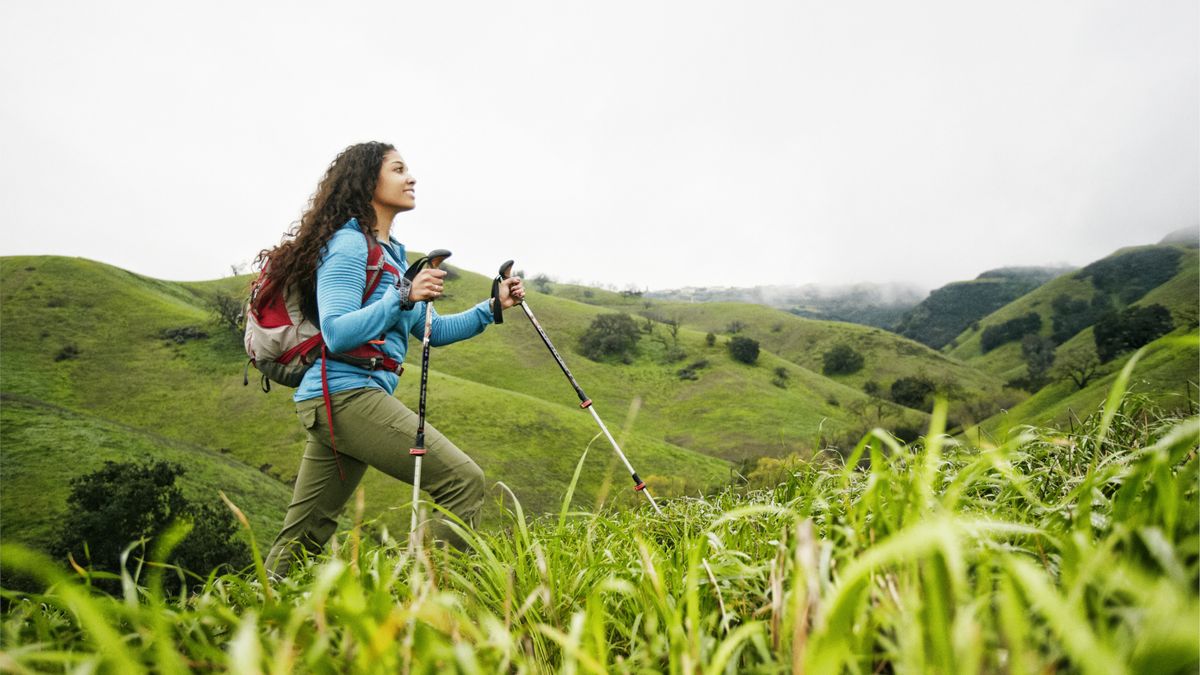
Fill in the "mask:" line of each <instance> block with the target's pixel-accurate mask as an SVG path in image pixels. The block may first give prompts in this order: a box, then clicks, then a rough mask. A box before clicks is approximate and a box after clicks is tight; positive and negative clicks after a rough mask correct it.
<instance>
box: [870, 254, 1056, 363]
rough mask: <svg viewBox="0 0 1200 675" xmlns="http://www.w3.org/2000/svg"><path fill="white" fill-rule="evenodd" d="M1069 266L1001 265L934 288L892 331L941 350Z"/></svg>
mask: <svg viewBox="0 0 1200 675" xmlns="http://www.w3.org/2000/svg"><path fill="white" fill-rule="evenodd" d="M1072 270H1073V268H1070V267H1000V268H997V269H994V270H988V271H986V272H984V273H982V274H980V275H979V276H978V277H976V278H974V279H972V280H970V281H955V282H952V283H949V284H946V285H945V286H942V287H941V288H938V289H935V290H933V291H932V292H931V293H930V294H929V297H928V298H925V299H924V300H922V301H921V303H920V304H919V305H917V306H916V307H914V308H913V309H912V310H910V311H909V312H908V313H906V314H905V315H904V316H903V317H902V318H901V319H900V320H899V321H898V322H897V323H896V325H895V327H894V328H893V330H895V331H896V332H897V333H899V334H901V335H903V336H904V337H907V338H911V339H913V340H916V341H917V342H920V343H922V344H924V345H927V346H929V347H932V348H934V349H941V348H942V347H944V346H946V345H947V344H949V343H950V341H951V340H953V339H954V338H955V336H957V335H958V334H959V333H961V332H963V331H964V330H966V329H967V327H969V326H970V325H971V324H973V323H974V322H976V321H978V320H979V319H982V318H983V317H985V316H987V315H988V314H991V313H992V312H994V311H996V310H997V309H1000V308H1001V307H1003V306H1005V305H1007V304H1008V303H1010V302H1012V301H1013V300H1016V299H1017V298H1019V297H1021V296H1022V295H1025V294H1026V293H1028V292H1030V291H1032V290H1033V289H1035V288H1037V287H1039V286H1041V285H1042V284H1044V283H1046V282H1047V281H1050V280H1051V279H1053V278H1055V277H1058V276H1060V275H1062V274H1065V273H1067V272H1070V271H1072Z"/></svg>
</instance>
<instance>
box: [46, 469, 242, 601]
mask: <svg viewBox="0 0 1200 675" xmlns="http://www.w3.org/2000/svg"><path fill="white" fill-rule="evenodd" d="M183 473H184V468H183V467H181V466H179V465H178V464H174V463H171V462H165V461H156V462H153V463H148V464H141V463H136V462H122V463H118V462H111V461H108V462H105V463H104V466H103V467H102V468H101V469H99V470H97V471H94V472H92V473H89V474H86V475H83V476H80V477H78V478H74V479H72V480H71V494H70V495H69V496H68V497H67V515H66V516H65V518H64V522H63V524H62V528H61V530H60V531H59V535H58V539H57V541H56V542H55V543H54V544H53V545H52V547H51V551H52V553H54V554H55V555H56V556H58V557H59V558H60V559H62V560H64V561H65V560H66V559H67V556H68V555H69V556H71V557H72V558H74V560H75V561H76V562H78V563H79V564H81V565H86V564H89V563H90V565H91V568H92V569H93V570H96V571H104V572H119V571H120V569H121V553H122V551H124V550H125V548H126V547H128V546H129V545H130V544H131V543H133V542H136V541H138V540H140V539H146V540H148V541H151V542H152V541H153V540H155V539H156V538H157V537H158V536H159V535H161V534H162V533H163V532H164V531H166V529H167V528H168V527H170V526H171V525H172V524H173V523H175V522H176V521H180V520H186V521H190V522H191V523H192V530H191V532H190V533H189V534H188V536H187V537H186V538H184V540H183V541H182V542H180V544H179V545H178V546H177V547H176V548H175V550H174V552H173V554H172V555H171V557H170V558H169V559H168V561H169V562H170V563H172V564H175V565H178V566H180V567H182V568H183V569H185V570H188V571H190V572H194V573H196V574H200V575H207V574H208V573H209V571H210V570H212V569H214V568H216V567H218V566H220V565H223V564H227V565H229V566H231V567H233V568H240V567H243V566H244V565H247V564H249V562H250V559H249V554H248V552H247V550H246V547H245V545H244V544H242V543H241V542H240V541H237V540H235V539H232V537H233V535H234V533H235V532H236V531H237V524H236V523H235V522H234V518H233V514H232V513H230V512H229V511H228V510H227V509H225V508H220V509H217V508H213V507H212V506H209V505H197V504H192V503H190V502H189V501H188V500H187V499H185V498H184V496H183V493H182V492H181V491H180V489H179V488H178V487H177V486H176V485H175V479H176V478H177V477H179V476H181V475H183ZM164 581H165V582H166V584H167V585H168V587H175V588H178V580H177V578H176V577H173V576H171V575H167V577H166V578H165V579H164ZM98 583H100V584H103V583H105V582H102V581H101V582H98ZM110 587H111V588H113V589H114V590H115V588H116V586H115V585H111V586H110Z"/></svg>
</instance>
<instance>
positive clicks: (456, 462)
mask: <svg viewBox="0 0 1200 675" xmlns="http://www.w3.org/2000/svg"><path fill="white" fill-rule="evenodd" d="M353 393H354V394H356V395H354V396H347V397H346V398H345V399H343V400H341V401H338V400H335V401H334V403H333V415H334V417H333V424H334V431H335V435H336V437H337V445H338V451H339V452H344V453H345V454H347V455H350V456H351V457H353V458H355V459H357V460H359V461H362V462H365V463H367V464H369V465H371V466H373V467H375V468H377V469H379V470H380V471H383V472H384V473H386V474H388V475H389V476H391V477H393V478H396V479H398V480H402V481H404V482H406V483H410V484H411V483H412V481H413V468H414V466H415V464H416V461H415V460H416V458H415V457H414V456H413V455H411V454H409V450H410V449H412V446H413V443H414V442H415V441H416V436H417V422H418V419H417V415H416V413H414V412H413V411H412V410H409V408H408V406H406V405H404V404H403V403H401V402H400V400H399V399H397V398H395V397H393V396H390V395H388V394H387V393H386V392H384V391H382V390H379V389H364V390H358V391H356V392H353ZM425 447H426V450H427V453H426V454H425V456H424V457H423V458H422V462H421V473H422V482H423V483H426V484H428V485H434V484H436V483H438V482H440V481H442V480H443V479H446V478H448V477H450V476H452V475H456V474H458V473H461V472H462V471H463V470H464V469H473V470H476V471H477V470H478V468H477V467H476V466H475V462H474V461H473V460H472V459H471V458H470V457H468V456H467V455H466V453H464V452H463V451H462V450H459V449H458V447H457V446H455V445H454V444H453V443H451V442H450V441H449V440H448V439H447V438H446V437H445V436H443V435H442V434H441V433H440V432H439V431H438V430H437V429H435V428H433V427H432V426H431V425H429V424H428V423H426V425H425Z"/></svg>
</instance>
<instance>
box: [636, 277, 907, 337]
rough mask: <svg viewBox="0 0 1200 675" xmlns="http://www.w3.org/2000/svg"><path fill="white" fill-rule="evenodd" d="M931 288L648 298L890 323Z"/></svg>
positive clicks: (704, 292)
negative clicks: (753, 306)
mask: <svg viewBox="0 0 1200 675" xmlns="http://www.w3.org/2000/svg"><path fill="white" fill-rule="evenodd" d="M927 293H928V289H926V288H924V287H922V286H919V285H917V284H912V283H907V282H895V283H886V284H880V283H866V282H864V283H856V284H804V285H800V286H788V285H772V286H754V287H752V288H732V287H686V288H678V289H670V290H662V291H650V292H648V293H646V294H645V295H646V297H649V298H654V299H658V300H665V301H671V302H750V303H754V304H757V305H766V306H767V307H774V308H776V309H782V310H785V311H788V312H791V313H793V314H795V315H796V316H802V317H805V318H809V319H824V320H827V321H845V322H847V323H857V324H862V325H865V326H875V327H877V328H890V327H891V326H892V325H893V324H894V323H895V322H896V321H897V320H898V319H899V318H900V317H901V316H903V315H904V313H905V312H906V311H908V310H909V309H911V308H912V307H914V306H915V305H916V304H917V303H919V302H920V301H921V299H922V298H924V297H925V295H926V294H927Z"/></svg>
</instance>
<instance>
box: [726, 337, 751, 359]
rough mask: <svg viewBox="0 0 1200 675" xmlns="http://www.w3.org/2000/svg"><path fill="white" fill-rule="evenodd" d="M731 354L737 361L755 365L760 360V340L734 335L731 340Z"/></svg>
mask: <svg viewBox="0 0 1200 675" xmlns="http://www.w3.org/2000/svg"><path fill="white" fill-rule="evenodd" d="M729 354H730V356H732V357H733V358H734V360H736V361H741V362H742V363H749V364H751V365H753V364H754V362H755V361H757V360H758V340H754V339H751V338H748V337H741V336H737V337H734V338H733V339H731V340H730V341H729Z"/></svg>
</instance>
